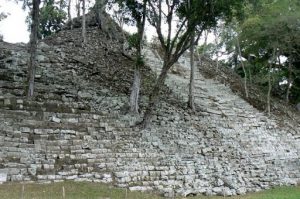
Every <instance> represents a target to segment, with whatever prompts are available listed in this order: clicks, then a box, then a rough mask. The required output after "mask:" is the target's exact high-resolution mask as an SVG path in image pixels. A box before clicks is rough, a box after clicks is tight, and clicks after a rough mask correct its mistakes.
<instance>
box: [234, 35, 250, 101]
mask: <svg viewBox="0 0 300 199" xmlns="http://www.w3.org/2000/svg"><path fill="white" fill-rule="evenodd" d="M236 41H237V42H236V44H237V48H238V53H239V57H240V58H241V65H242V68H243V72H244V75H245V77H244V88H245V93H246V98H248V97H249V94H248V87H247V72H246V69H245V65H244V62H243V60H242V52H241V47H240V42H239V39H238V38H236Z"/></svg>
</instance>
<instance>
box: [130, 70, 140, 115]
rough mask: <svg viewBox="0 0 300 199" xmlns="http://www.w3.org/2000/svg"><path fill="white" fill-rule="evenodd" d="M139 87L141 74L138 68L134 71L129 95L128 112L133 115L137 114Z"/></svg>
mask: <svg viewBox="0 0 300 199" xmlns="http://www.w3.org/2000/svg"><path fill="white" fill-rule="evenodd" d="M140 87H141V73H140V70H139V69H138V68H136V69H135V70H134V79H133V85H132V88H131V94H130V112H131V113H134V114H138V113H139V94H140Z"/></svg>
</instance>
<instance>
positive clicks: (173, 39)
mask: <svg viewBox="0 0 300 199" xmlns="http://www.w3.org/2000/svg"><path fill="white" fill-rule="evenodd" d="M188 3H190V4H191V6H187V4H188ZM242 3H243V0H227V1H225V0H219V1H210V0H190V1H188V0H184V1H179V0H153V1H149V7H150V8H149V22H150V24H151V25H152V26H154V27H155V29H156V33H157V36H158V39H159V42H160V45H161V47H162V49H163V67H162V71H161V73H160V75H159V77H158V79H157V81H156V83H155V86H154V88H153V90H152V91H151V94H150V96H149V104H148V106H147V108H146V112H145V114H144V118H143V121H142V122H141V123H140V125H141V126H142V127H143V128H145V127H147V125H148V124H149V123H150V121H151V117H152V113H153V110H154V108H155V106H156V104H157V102H158V99H159V93H160V90H161V87H162V85H163V84H164V82H165V79H166V77H167V73H168V71H169V69H170V68H171V66H172V65H173V64H174V63H175V62H177V60H178V59H179V57H180V56H181V55H182V54H183V53H184V52H185V51H186V50H187V49H188V48H189V47H190V44H191V40H192V38H193V35H194V34H195V35H196V36H195V43H197V42H198V40H199V38H200V36H201V34H202V32H203V31H204V30H206V29H209V28H211V27H213V26H215V25H216V24H217V21H218V20H219V19H220V18H230V17H231V16H232V15H233V14H234V12H235V11H237V10H240V9H239V8H241V7H242ZM163 26H164V27H166V29H167V30H166V37H165V36H164V31H165V30H164V28H163Z"/></svg>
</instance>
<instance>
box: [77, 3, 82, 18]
mask: <svg viewBox="0 0 300 199" xmlns="http://www.w3.org/2000/svg"><path fill="white" fill-rule="evenodd" d="M80 2H81V0H77V2H76V10H77V18H79V17H80Z"/></svg>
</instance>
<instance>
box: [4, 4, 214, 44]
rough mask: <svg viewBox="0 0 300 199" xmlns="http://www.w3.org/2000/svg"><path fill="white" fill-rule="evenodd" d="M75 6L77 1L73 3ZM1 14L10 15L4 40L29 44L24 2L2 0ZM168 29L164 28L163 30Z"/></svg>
mask: <svg viewBox="0 0 300 199" xmlns="http://www.w3.org/2000/svg"><path fill="white" fill-rule="evenodd" d="M72 2H73V4H74V3H75V1H72ZM92 5H93V2H92V1H88V3H87V9H86V10H87V11H88V7H91V6H92ZM0 6H1V7H0V12H5V13H9V14H10V15H9V16H8V17H7V18H6V19H4V20H2V21H1V22H0V34H2V35H3V37H4V38H3V39H4V41H6V42H10V43H17V42H24V43H27V42H28V41H29V32H28V31H27V29H28V26H27V24H26V23H25V19H26V17H27V16H28V10H27V11H24V10H23V9H22V2H19V3H18V4H16V3H15V1H12V0H0ZM72 7H73V8H74V9H72V13H71V14H72V17H74V16H75V13H76V11H75V5H72ZM165 28H166V27H164V26H163V29H165ZM124 29H125V30H126V31H128V32H131V33H132V32H134V31H135V30H136V29H135V28H133V27H129V26H126V25H125V26H124ZM145 32H146V35H147V38H148V40H151V38H152V36H153V35H156V31H155V29H154V28H153V27H152V26H150V25H147V26H146V27H145ZM209 42H213V38H211V36H210V37H209Z"/></svg>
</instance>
